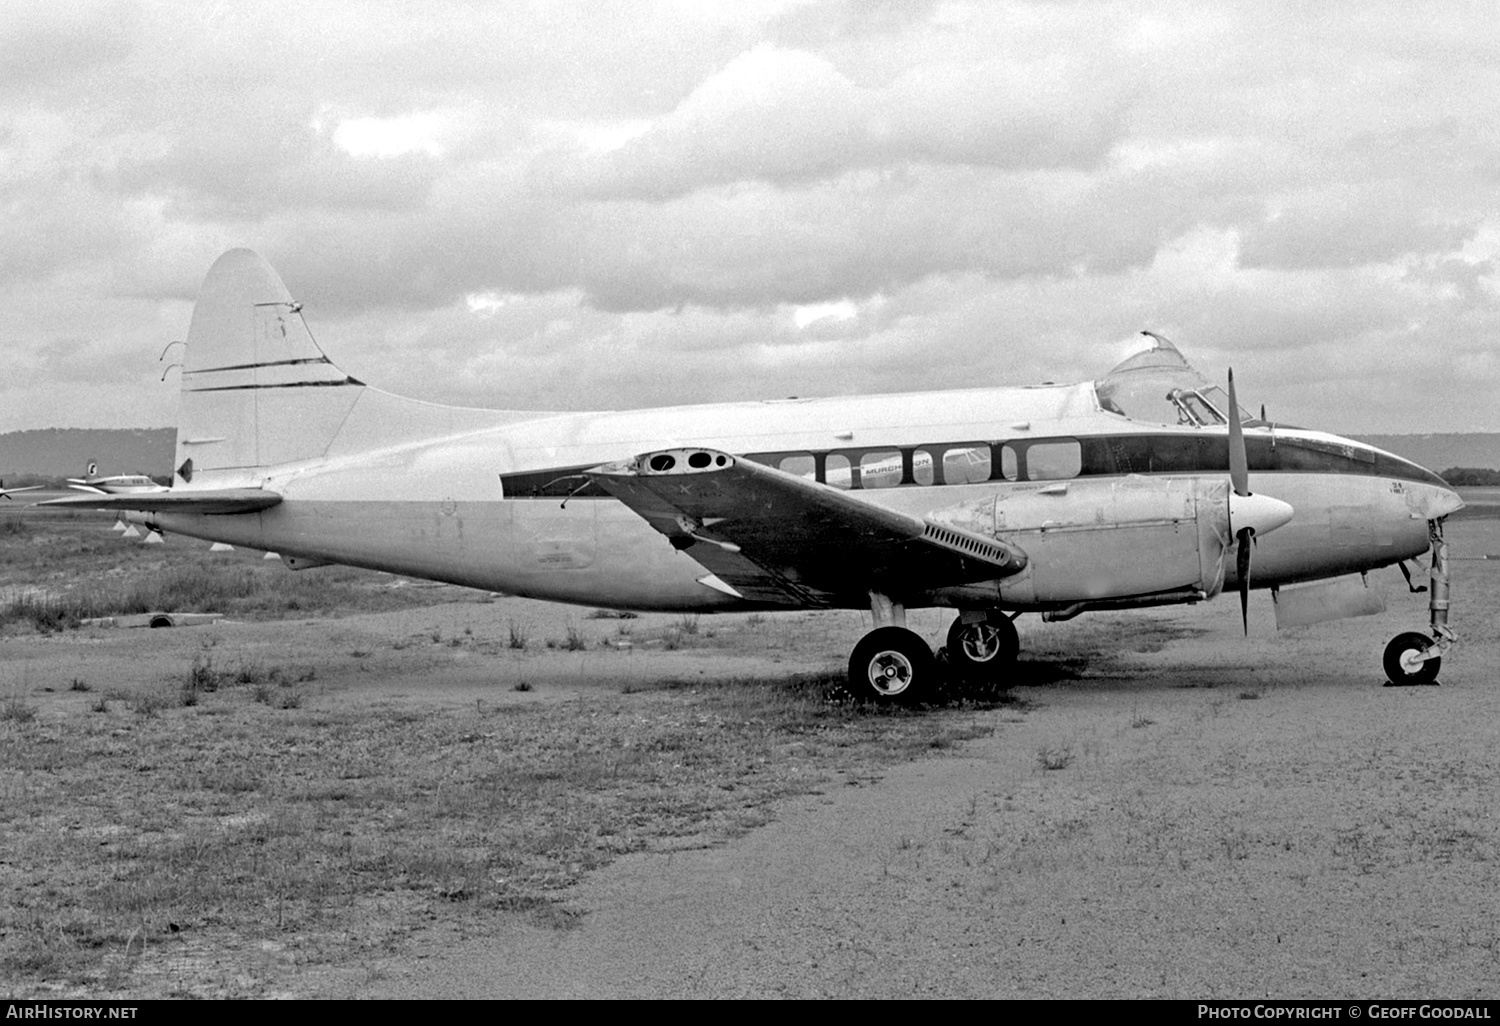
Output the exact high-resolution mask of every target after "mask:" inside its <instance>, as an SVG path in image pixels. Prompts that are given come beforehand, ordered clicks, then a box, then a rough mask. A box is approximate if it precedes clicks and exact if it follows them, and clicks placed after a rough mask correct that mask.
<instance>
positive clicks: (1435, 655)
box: [1383, 519, 1458, 686]
mask: <svg viewBox="0 0 1500 1026" xmlns="http://www.w3.org/2000/svg"><path fill="white" fill-rule="evenodd" d="M1427 537H1428V540H1429V541H1431V543H1432V570H1431V574H1432V583H1431V587H1430V588H1429V589H1428V593H1429V595H1430V596H1431V597H1430V598H1429V600H1428V603H1427V608H1428V610H1429V613H1430V615H1431V618H1432V637H1430V638H1429V637H1428V636H1427V635H1425V634H1417V633H1415V632H1413V631H1408V632H1407V633H1405V634H1398V635H1396V636H1395V637H1394V638H1392V639H1391V643H1390V644H1389V645H1387V646H1386V647H1385V658H1384V660H1383V662H1384V665H1385V675H1386V678H1387V680H1389V681H1390V684H1391V685H1395V686H1404V685H1410V684H1435V683H1437V674H1438V667H1439V666H1441V665H1442V661H1443V656H1444V654H1446V653H1447V651H1448V649H1450V648H1452V647H1453V645H1454V643H1455V642H1456V641H1458V635H1456V634H1454V633H1453V631H1452V630H1451V629H1450V628H1449V627H1448V543H1447V542H1446V541H1444V539H1443V521H1442V520H1441V519H1438V520H1429V521H1428V522H1427ZM1403 569H1404V568H1403Z"/></svg>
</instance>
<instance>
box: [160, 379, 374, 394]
mask: <svg viewBox="0 0 1500 1026" xmlns="http://www.w3.org/2000/svg"><path fill="white" fill-rule="evenodd" d="M363 384H364V382H363V381H357V380H355V379H354V378H344V379H343V380H342V381H286V382H282V383H281V384H266V385H210V386H209V387H208V388H189V389H186V391H188V392H242V391H245V390H247V389H256V388H337V387H338V386H340V385H363Z"/></svg>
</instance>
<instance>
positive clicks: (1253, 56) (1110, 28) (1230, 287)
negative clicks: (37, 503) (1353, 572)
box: [0, 0, 1500, 430]
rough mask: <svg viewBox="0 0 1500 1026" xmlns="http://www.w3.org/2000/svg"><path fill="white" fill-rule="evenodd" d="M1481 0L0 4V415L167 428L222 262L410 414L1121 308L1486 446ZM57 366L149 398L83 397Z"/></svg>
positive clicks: (1497, 160)
mask: <svg viewBox="0 0 1500 1026" xmlns="http://www.w3.org/2000/svg"><path fill="white" fill-rule="evenodd" d="M1488 20H1489V14H1488V10H1487V8H1486V7H1485V6H1484V5H1482V4H1477V3H1474V4H1470V3H1453V4H1445V5H1442V6H1441V7H1433V8H1427V9H1422V10H1420V11H1419V10H1415V9H1411V8H1409V7H1408V6H1407V5H1402V4H1396V3H1394V2H1380V0H1376V2H1372V3H1368V4H1364V5H1361V6H1360V8H1359V9H1358V11H1354V10H1352V9H1351V10H1343V9H1342V8H1338V7H1323V8H1308V7H1306V5H1302V4H1292V3H1273V4H1270V5H1266V4H1256V5H1245V4H1243V3H1239V2H1235V0H1217V2H1214V0H1210V2H1207V3H1204V2H1201V0H1194V2H1187V0H1180V2H1179V0H1159V2H1156V3H1153V4H1149V5H1140V4H1134V3H1111V2H1104V3H1090V4H1067V3H1047V2H1013V3H977V2H973V3H971V2H965V0H942V2H912V3H902V2H888V3H874V4H871V3H862V2H853V0H850V2H829V3H803V2H800V0H764V2H757V3H745V4H735V5H702V4H686V3H680V2H673V0H661V2H659V3H648V4H623V5H614V4H605V5H600V4H571V3H559V4H545V5H533V6H528V7H525V8H516V7H514V6H512V5H505V4H474V3H468V2H460V0H450V2H438V3H434V4H427V5H417V6H411V5H393V4H388V3H383V2H375V0H369V2H355V3H348V2H334V0H304V2H298V3H291V2H290V0H287V2H284V3H283V2H271V3H265V4H254V5H236V4H225V5H196V4H186V3H182V4H178V3H175V2H171V0H169V2H165V3H158V4H150V5H141V4H135V3H130V2H106V0H101V2H95V3H79V4H70V5H42V4H22V5H21V6H20V7H19V8H17V9H16V10H15V11H11V10H9V9H8V10H7V12H6V14H5V15H3V16H0V28H3V30H4V31H0V95H3V96H5V97H6V99H7V104H6V106H5V108H4V112H3V113H0V203H3V204H4V209H5V211H6V217H5V218H3V219H0V301H4V302H6V304H7V309H8V310H10V311H12V313H13V314H15V315H16V316H13V317H11V318H10V319H9V322H8V326H7V328H6V329H5V330H4V332H0V344H4V345H6V346H7V351H8V352H10V353H13V354H15V356H14V366H15V367H16V368H17V374H16V375H14V376H13V377H12V379H11V380H10V382H9V384H7V385H5V386H3V391H0V395H3V400H4V401H3V406H0V428H10V429H13V428H21V427H36V426H46V425H48V424H53V423H57V424H62V423H64V422H67V423H89V424H93V423H101V422H106V421H110V420H111V419H115V420H118V421H119V422H121V423H127V424H138V425H156V424H163V423H170V422H171V421H172V418H173V416H174V414H173V401H172V396H171V391H170V389H169V388H167V389H159V388H146V387H144V386H145V385H149V384H150V383H151V382H152V381H154V380H155V378H156V376H157V375H158V374H159V367H156V366H154V361H155V356H156V354H157V353H158V352H159V351H160V347H161V345H163V344H165V342H166V341H169V340H170V339H171V338H174V337H181V334H182V332H183V331H184V330H185V326H186V311H187V309H188V303H189V301H190V300H191V297H192V295H193V293H194V291H195V290H196V288H197V284H198V282H199V281H200V280H201V276H202V274H203V272H204V270H205V269H206V268H207V266H208V264H209V263H211V262H212V260H213V258H214V257H215V256H216V255H217V253H218V252H220V251H222V250H223V249H225V248H228V247H229V246H232V245H249V246H252V247H254V248H257V249H259V250H261V251H262V252H263V253H264V254H265V255H266V256H267V257H268V258H269V259H271V261H272V262H273V263H274V264H275V265H276V266H277V267H278V268H279V269H280V270H281V272H282V273H283V276H284V277H285V278H286V280H287V282H288V284H289V286H290V287H291V288H292V291H293V293H294V294H295V295H297V297H298V298H299V299H301V300H302V301H304V302H305V303H306V304H307V307H306V309H307V313H308V316H309V318H310V320H311V323H312V324H313V328H314V331H315V332H316V333H317V335H318V337H319V338H320V339H321V340H323V341H324V342H325V343H326V344H327V345H328V347H329V349H330V351H331V352H334V353H335V356H336V357H338V358H340V359H341V362H344V363H346V364H348V365H349V366H350V368H351V369H352V370H354V371H355V372H356V373H358V374H359V376H361V377H364V378H367V379H369V380H372V381H379V382H383V383H385V384H386V385H387V386H388V387H394V388H397V389H398V390H402V391H411V392H415V393H417V394H419V395H421V396H423V397H424V398H430V399H434V400H438V401H444V400H447V401H456V402H462V403H470V404H479V405H499V406H521V405H529V404H532V403H536V404H539V405H548V406H558V407H575V408H578V407H599V406H618V405H643V404H650V403H666V402H674V401H701V400H710V399H730V398H738V397H746V396H758V395H786V394H792V393H796V394H812V393H848V392H858V391H883V390H890V389H891V388H893V387H911V386H922V387H952V386H962V385H969V384H974V383H978V382H990V381H993V382H997V383H999V382H1015V383H1025V382H1027V381H1029V380H1034V379H1038V378H1043V377H1046V378H1053V379H1066V378H1074V379H1078V378H1085V377H1089V376H1092V375H1096V374H1098V373H1101V372H1102V371H1103V370H1104V369H1107V366H1108V365H1109V364H1110V363H1112V362H1114V358H1115V356H1116V352H1115V351H1116V350H1117V349H1118V344H1119V342H1120V340H1121V339H1124V338H1126V337H1128V336H1130V335H1131V334H1132V333H1133V332H1135V331H1136V330H1138V329H1140V328H1142V327H1151V328H1154V329H1157V330H1161V331H1163V332H1164V333H1166V334H1168V335H1172V336H1173V337H1175V338H1176V340H1177V341H1178V342H1179V343H1180V344H1181V345H1182V347H1183V348H1184V350H1185V351H1187V352H1188V353H1189V354H1190V355H1191V356H1193V357H1195V358H1197V359H1198V360H1199V362H1201V363H1204V364H1205V368H1204V369H1205V371H1210V370H1213V372H1214V373H1215V374H1217V373H1219V371H1221V370H1222V367H1223V366H1224V365H1226V364H1228V363H1230V362H1236V364H1237V367H1236V369H1237V371H1239V372H1240V374H1241V375H1242V376H1243V378H1244V380H1245V382H1246V385H1247V392H1248V388H1249V384H1250V382H1255V383H1256V386H1255V387H1256V388H1257V390H1258V391H1259V398H1265V399H1266V400H1267V401H1268V402H1269V404H1270V405H1271V406H1272V407H1273V408H1274V409H1278V410H1281V411H1283V412H1282V413H1281V414H1280V415H1281V416H1283V417H1285V418H1286V419H1288V420H1301V421H1305V422H1308V423H1317V424H1323V425H1326V426H1329V427H1334V428H1340V427H1342V428H1346V429H1351V430H1352V429H1354V428H1358V429H1360V430H1403V429H1406V430H1416V429H1422V430H1436V429H1440V428H1445V427H1446V428H1469V429H1478V428H1481V427H1500V425H1497V424H1495V423H1494V422H1493V419H1492V418H1494V417H1495V415H1494V414H1490V413H1487V412H1484V411H1486V410H1489V409H1491V408H1492V406H1493V404H1492V403H1489V402H1488V400H1487V398H1486V397H1487V396H1489V395H1493V393H1494V391H1495V389H1496V388H1497V387H1500V367H1497V365H1496V361H1495V360H1494V359H1493V357H1490V356H1489V355H1488V354H1489V351H1490V347H1491V346H1492V340H1493V337H1494V329H1495V327H1496V321H1497V320H1500V310H1497V303H1500V276H1497V272H1496V270H1495V267H1496V264H1495V261H1496V259H1497V257H1500V222H1497V219H1496V217H1495V215H1494V213H1493V209H1492V208H1493V197H1494V193H1495V188H1496V185H1497V183H1500V100H1497V99H1495V98H1496V97H1500V69H1497V67H1496V65H1495V63H1494V61H1493V58H1492V52H1491V48H1490V46H1489V44H1488V43H1487V26H1488ZM819 311H831V312H828V313H824V314H823V315H822V316H814V315H813V314H815V313H817V312H819ZM69 347H71V348H69ZM1376 353H1378V354H1380V356H1379V358H1375V357H1373V356H1372V355H1371V354H1376ZM59 354H63V355H62V356H60V355H59ZM1445 360H1446V361H1448V363H1449V364H1451V367H1453V368H1457V369H1461V373H1457V372H1455V373H1444V372H1441V371H1437V372H1434V368H1441V367H1443V366H1444V361H1445ZM85 362H86V363H89V364H91V365H97V366H103V367H105V368H109V369H108V370H107V371H103V372H99V373H105V374H107V375H112V376H113V377H112V379H111V380H115V381H118V382H119V383H120V385H121V386H122V387H123V386H125V385H131V386H137V385H139V386H143V387H142V388H141V393H142V395H144V396H145V398H143V399H141V400H139V401H137V402H136V403H135V404H134V405H129V404H115V403H113V402H112V401H111V400H109V399H107V398H103V393H104V391H105V390H103V389H101V388H100V387H99V386H100V383H99V382H98V381H94V382H88V381H83V380H80V379H81V378H82V377H86V375H84V374H82V372H80V371H77V370H76V369H70V368H75V367H76V366H77V365H80V364H82V363H85ZM1242 367H1243V368H1244V369H1243V370H1241V368H1242ZM1214 368H1217V370H1214ZM22 369H24V375H23V374H22ZM23 376H24V380H25V382H26V384H25V385H24V386H22V385H20V384H18V382H20V381H21V380H22V377H23ZM1350 389H1352V390H1353V391H1355V392H1356V393H1357V401H1353V400H1352V401H1350V402H1349V403H1348V404H1347V405H1344V406H1339V405H1330V399H1329V397H1330V396H1334V395H1338V394H1341V393H1342V392H1344V391H1348V390H1350ZM38 396H46V397H47V398H46V400H45V401H39V400H38V399H37V398H35V397H38ZM85 399H87V400H88V401H86V402H85V401H84V400H85ZM59 418H61V419H59Z"/></svg>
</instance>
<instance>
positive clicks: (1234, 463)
mask: <svg viewBox="0 0 1500 1026" xmlns="http://www.w3.org/2000/svg"><path fill="white" fill-rule="evenodd" d="M1228 415H1229V481H1230V484H1232V485H1233V486H1234V494H1236V495H1249V494H1250V459H1249V457H1247V456H1246V455H1245V430H1244V428H1242V427H1241V426H1240V404H1239V402H1238V401H1237V400H1236V399H1235V397H1234V369H1233V368H1230V371H1229V410H1228Z"/></svg>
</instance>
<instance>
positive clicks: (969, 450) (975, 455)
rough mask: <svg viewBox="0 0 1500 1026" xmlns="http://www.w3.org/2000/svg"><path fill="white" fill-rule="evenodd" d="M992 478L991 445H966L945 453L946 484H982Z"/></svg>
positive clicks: (944, 478) (944, 472)
mask: <svg viewBox="0 0 1500 1026" xmlns="http://www.w3.org/2000/svg"><path fill="white" fill-rule="evenodd" d="M989 479H990V447H989V446H987V445H966V446H964V447H962V448H960V449H949V450H948V451H947V452H945V453H943V481H944V483H946V484H980V483H981V482H984V481H988V480H989Z"/></svg>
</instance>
